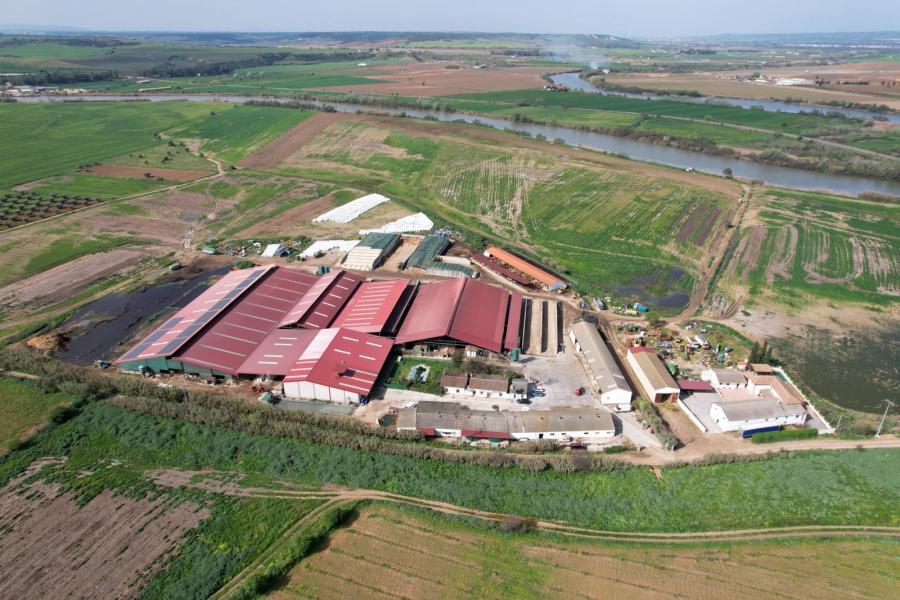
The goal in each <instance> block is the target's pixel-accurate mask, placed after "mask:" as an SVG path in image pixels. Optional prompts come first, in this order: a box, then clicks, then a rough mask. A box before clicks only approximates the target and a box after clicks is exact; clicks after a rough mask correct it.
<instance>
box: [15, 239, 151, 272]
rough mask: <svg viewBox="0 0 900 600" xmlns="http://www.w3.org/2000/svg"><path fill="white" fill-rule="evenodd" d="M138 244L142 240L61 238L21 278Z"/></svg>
mask: <svg viewBox="0 0 900 600" xmlns="http://www.w3.org/2000/svg"><path fill="white" fill-rule="evenodd" d="M136 243H141V240H138V239H134V238H132V237H124V236H114V235H108V234H98V235H96V236H92V237H87V238H86V237H83V236H76V235H70V236H64V237H60V238H58V239H56V240H54V241H53V242H51V243H50V244H48V245H47V246H46V248H44V249H42V250H41V251H40V252H38V253H37V254H35V255H34V256H32V257H31V259H30V260H29V261H28V263H26V264H25V267H24V269H23V271H22V273H21V277H28V276H29V275H34V274H36V273H41V272H43V271H46V270H47V269H51V268H53V267H55V266H57V265H61V264H63V263H66V262H68V261H70V260H72V259H75V258H78V257H79V256H84V255H86V254H93V253H95V252H103V251H105V250H111V249H113V248H118V247H120V246H125V245H128V244H136Z"/></svg>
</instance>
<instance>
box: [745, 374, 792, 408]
mask: <svg viewBox="0 0 900 600" xmlns="http://www.w3.org/2000/svg"><path fill="white" fill-rule="evenodd" d="M747 381H748V382H749V383H748V384H747V391H749V392H750V393H751V394H753V395H755V396H762V397H765V398H771V397H774V398H776V399H777V400H779V401H780V402H783V403H784V404H804V403H805V402H804V399H803V394H801V393H800V390H798V389H797V388H796V387H794V386H793V385H791V384H790V383H788V382H787V381H782V380H781V379H780V378H779V377H778V376H777V375H757V374H756V373H749V374H748V375H747Z"/></svg>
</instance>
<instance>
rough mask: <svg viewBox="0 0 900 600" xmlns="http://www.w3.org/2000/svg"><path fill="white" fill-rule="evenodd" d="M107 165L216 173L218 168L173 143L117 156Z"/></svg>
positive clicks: (107, 162)
mask: <svg viewBox="0 0 900 600" xmlns="http://www.w3.org/2000/svg"><path fill="white" fill-rule="evenodd" d="M106 164H111V165H123V166H128V167H155V168H158V169H180V170H185V171H203V172H206V173H210V174H212V173H215V172H216V167H215V165H213V164H212V163H211V162H209V161H208V160H206V159H205V158H202V157H200V156H197V155H196V154H192V153H191V152H189V151H188V150H187V148H184V147H183V146H179V145H177V144H175V142H172V143H171V145H170V144H162V145H159V146H156V147H154V148H148V149H146V150H142V151H140V152H130V153H128V154H125V155H122V156H117V157H116V158H113V159H112V160H108V161H106Z"/></svg>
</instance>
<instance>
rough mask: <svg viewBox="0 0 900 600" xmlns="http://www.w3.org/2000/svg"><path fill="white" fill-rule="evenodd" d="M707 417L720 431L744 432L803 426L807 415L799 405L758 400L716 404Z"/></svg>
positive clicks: (763, 399)
mask: <svg viewBox="0 0 900 600" xmlns="http://www.w3.org/2000/svg"><path fill="white" fill-rule="evenodd" d="M709 416H710V418H711V419H712V420H713V421H715V422H716V424H717V425H718V426H719V427H720V428H721V429H722V431H746V430H748V429H757V428H760V427H774V426H784V425H803V424H804V423H806V416H807V415H806V410H805V409H804V408H803V407H802V406H800V405H799V404H781V403H780V402H778V401H777V400H773V399H768V398H760V399H756V400H737V401H733V402H716V403H714V404H713V405H712V406H711V407H710V409H709Z"/></svg>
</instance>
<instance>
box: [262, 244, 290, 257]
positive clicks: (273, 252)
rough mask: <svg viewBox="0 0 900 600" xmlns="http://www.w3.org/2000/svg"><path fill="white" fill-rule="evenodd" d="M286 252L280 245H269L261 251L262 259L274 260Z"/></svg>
mask: <svg viewBox="0 0 900 600" xmlns="http://www.w3.org/2000/svg"><path fill="white" fill-rule="evenodd" d="M286 252H287V250H286V249H285V247H284V246H282V245H281V244H269V245H268V246H266V249H265V250H263V251H262V254H260V256H262V257H263V258H274V257H276V256H282V255H284V254H285V253H286Z"/></svg>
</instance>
